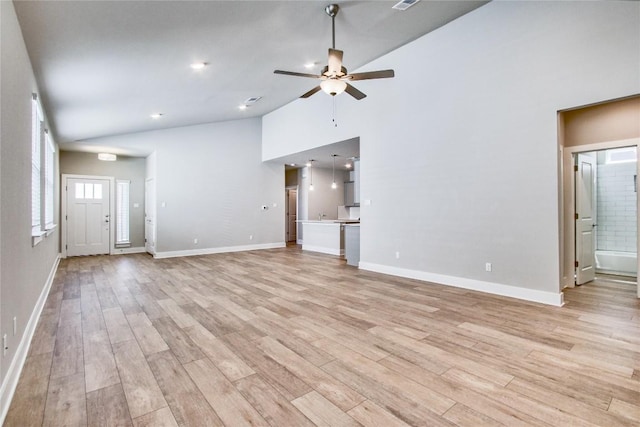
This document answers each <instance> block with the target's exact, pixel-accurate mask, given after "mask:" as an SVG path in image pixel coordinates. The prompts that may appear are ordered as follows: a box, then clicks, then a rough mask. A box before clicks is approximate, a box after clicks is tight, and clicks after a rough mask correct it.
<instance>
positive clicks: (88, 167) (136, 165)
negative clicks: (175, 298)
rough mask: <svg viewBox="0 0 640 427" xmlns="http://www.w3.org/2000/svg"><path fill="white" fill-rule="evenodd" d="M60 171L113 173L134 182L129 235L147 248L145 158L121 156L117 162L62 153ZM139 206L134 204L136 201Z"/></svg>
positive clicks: (133, 244)
mask: <svg viewBox="0 0 640 427" xmlns="http://www.w3.org/2000/svg"><path fill="white" fill-rule="evenodd" d="M60 174H74V175H97V176H112V177H114V178H115V179H126V180H129V181H131V186H130V189H129V213H130V214H129V234H130V241H131V247H133V248H139V247H144V180H145V159H144V158H142V157H124V156H118V160H117V161H115V162H103V161H101V160H98V155H97V154H94V153H80V152H75V151H62V152H60ZM136 203H137V204H138V207H137V208H136V207H134V204H136Z"/></svg>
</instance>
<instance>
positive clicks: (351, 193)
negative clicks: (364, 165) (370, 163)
mask: <svg viewBox="0 0 640 427" xmlns="http://www.w3.org/2000/svg"><path fill="white" fill-rule="evenodd" d="M344 205H345V206H360V160H355V161H354V162H353V170H352V171H350V172H349V181H346V182H345V183H344Z"/></svg>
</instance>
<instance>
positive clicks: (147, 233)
mask: <svg viewBox="0 0 640 427" xmlns="http://www.w3.org/2000/svg"><path fill="white" fill-rule="evenodd" d="M144 242H145V243H144V247H145V249H146V251H147V252H149V253H150V254H152V255H153V254H155V253H156V187H155V181H154V180H153V179H147V180H146V181H145V184H144Z"/></svg>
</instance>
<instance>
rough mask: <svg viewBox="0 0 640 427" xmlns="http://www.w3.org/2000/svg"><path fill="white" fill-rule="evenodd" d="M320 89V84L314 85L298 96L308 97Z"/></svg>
mask: <svg viewBox="0 0 640 427" xmlns="http://www.w3.org/2000/svg"><path fill="white" fill-rule="evenodd" d="M320 89H321V87H320V86H316V87H314V88H313V89H311V90H310V91H309V92H307V93H304V94H302V95H301V96H300V98H308V97H310V96H311V95H313V94H314V93H316V92H318V91H320Z"/></svg>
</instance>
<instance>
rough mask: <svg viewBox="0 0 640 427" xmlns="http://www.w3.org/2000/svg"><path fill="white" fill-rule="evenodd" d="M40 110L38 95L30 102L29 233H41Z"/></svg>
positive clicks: (34, 95)
mask: <svg viewBox="0 0 640 427" xmlns="http://www.w3.org/2000/svg"><path fill="white" fill-rule="evenodd" d="M41 148H42V111H41V110H40V105H39V104H38V96H37V95H36V94H33V99H32V102H31V235H32V236H41V235H42V227H41V224H42V218H41V214H42V211H41V209H40V207H41V206H42V176H41V172H42V171H41V169H42V167H41V165H42V157H41V156H42V154H41V153H42V151H41Z"/></svg>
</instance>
